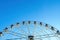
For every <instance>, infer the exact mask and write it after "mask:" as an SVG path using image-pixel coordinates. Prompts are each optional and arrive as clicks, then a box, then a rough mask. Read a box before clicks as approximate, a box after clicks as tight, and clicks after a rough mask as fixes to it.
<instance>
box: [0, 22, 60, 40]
mask: <svg viewBox="0 0 60 40" xmlns="http://www.w3.org/2000/svg"><path fill="white" fill-rule="evenodd" d="M0 40H60V31H59V30H57V29H56V28H54V27H53V26H51V25H49V24H46V23H43V22H39V21H22V22H17V23H16V24H11V25H10V26H9V27H6V28H4V29H3V31H2V32H0Z"/></svg>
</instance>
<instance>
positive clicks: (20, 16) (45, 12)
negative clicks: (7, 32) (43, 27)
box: [0, 0, 60, 31]
mask: <svg viewBox="0 0 60 40" xmlns="http://www.w3.org/2000/svg"><path fill="white" fill-rule="evenodd" d="M23 20H26V21H27V20H31V21H33V20H36V21H42V22H45V23H48V24H50V25H52V26H54V27H56V28H57V29H60V1H59V0H0V31H1V30H2V29H4V28H5V27H7V26H9V25H10V24H15V23H16V22H20V21H23Z"/></svg>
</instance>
